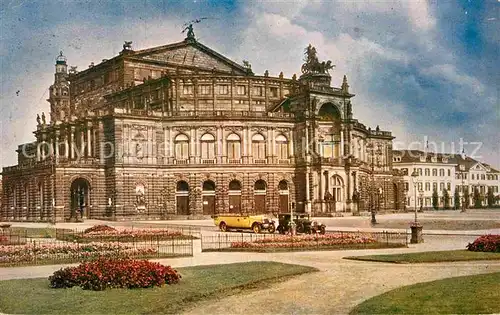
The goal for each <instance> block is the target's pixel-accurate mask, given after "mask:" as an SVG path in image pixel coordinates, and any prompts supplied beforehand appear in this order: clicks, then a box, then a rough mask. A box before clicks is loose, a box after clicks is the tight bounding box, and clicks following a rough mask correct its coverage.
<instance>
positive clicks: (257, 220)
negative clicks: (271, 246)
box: [213, 214, 276, 233]
mask: <svg viewBox="0 0 500 315" xmlns="http://www.w3.org/2000/svg"><path fill="white" fill-rule="evenodd" d="M213 219H214V224H215V225H216V226H218V227H219V229H220V230H221V231H223V232H226V231H229V230H230V229H231V230H248V229H251V230H253V231H254V232H255V233H260V232H261V231H262V230H266V231H268V232H269V233H274V231H275V230H276V225H275V222H274V220H273V218H272V217H270V216H268V215H266V214H259V215H239V214H219V215H215V216H213Z"/></svg>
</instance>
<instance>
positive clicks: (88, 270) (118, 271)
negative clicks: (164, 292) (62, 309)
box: [49, 258, 181, 291]
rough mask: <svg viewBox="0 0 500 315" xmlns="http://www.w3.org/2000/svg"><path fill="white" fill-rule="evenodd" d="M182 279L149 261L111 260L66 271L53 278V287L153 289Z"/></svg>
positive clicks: (176, 273) (101, 260)
mask: <svg viewBox="0 0 500 315" xmlns="http://www.w3.org/2000/svg"><path fill="white" fill-rule="evenodd" d="M180 278H181V276H180V274H179V273H178V272H177V271H176V270H174V269H172V267H170V266H164V265H161V264H159V263H154V262H150V261H147V260H132V259H107V258H99V259H98V260H95V261H91V262H85V263H82V264H80V265H79V266H77V267H68V268H62V269H60V270H58V271H56V272H54V274H53V275H52V276H50V277H49V281H50V287H52V288H71V287H74V286H79V287H81V288H82V289H84V290H94V291H101V290H105V289H110V288H128V289H133V288H151V287H155V286H157V287H161V286H163V285H165V284H174V283H178V282H179V280H180Z"/></svg>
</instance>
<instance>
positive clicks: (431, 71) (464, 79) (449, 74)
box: [421, 64, 485, 94]
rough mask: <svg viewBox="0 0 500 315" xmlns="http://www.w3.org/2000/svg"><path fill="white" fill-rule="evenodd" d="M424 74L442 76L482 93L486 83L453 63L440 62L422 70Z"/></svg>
mask: <svg viewBox="0 0 500 315" xmlns="http://www.w3.org/2000/svg"><path fill="white" fill-rule="evenodd" d="M421 73H422V74H425V75H429V76H435V77H441V78H443V79H445V80H448V81H449V82H451V83H453V84H456V85H459V86H463V87H467V88H470V89H471V90H472V91H474V93H477V94H481V93H483V92H484V90H485V87H484V85H483V84H482V83H481V82H480V81H479V80H478V79H477V78H475V77H472V76H470V75H467V74H463V73H460V72H459V71H458V70H457V68H456V67H455V66H454V65H452V64H439V65H434V66H432V67H428V68H424V69H422V70H421Z"/></svg>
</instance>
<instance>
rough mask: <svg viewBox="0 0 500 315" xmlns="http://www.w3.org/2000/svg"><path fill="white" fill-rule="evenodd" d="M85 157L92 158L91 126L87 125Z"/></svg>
mask: <svg viewBox="0 0 500 315" xmlns="http://www.w3.org/2000/svg"><path fill="white" fill-rule="evenodd" d="M87 156H88V157H91V156H92V133H91V126H90V125H89V124H87Z"/></svg>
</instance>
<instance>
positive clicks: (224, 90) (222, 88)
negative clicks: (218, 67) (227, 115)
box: [219, 84, 229, 95]
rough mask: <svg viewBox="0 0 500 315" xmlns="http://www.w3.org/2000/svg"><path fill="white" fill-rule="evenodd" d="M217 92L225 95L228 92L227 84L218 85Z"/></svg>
mask: <svg viewBox="0 0 500 315" xmlns="http://www.w3.org/2000/svg"><path fill="white" fill-rule="evenodd" d="M219 94H221V95H227V94H229V85H226V84H224V85H219Z"/></svg>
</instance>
